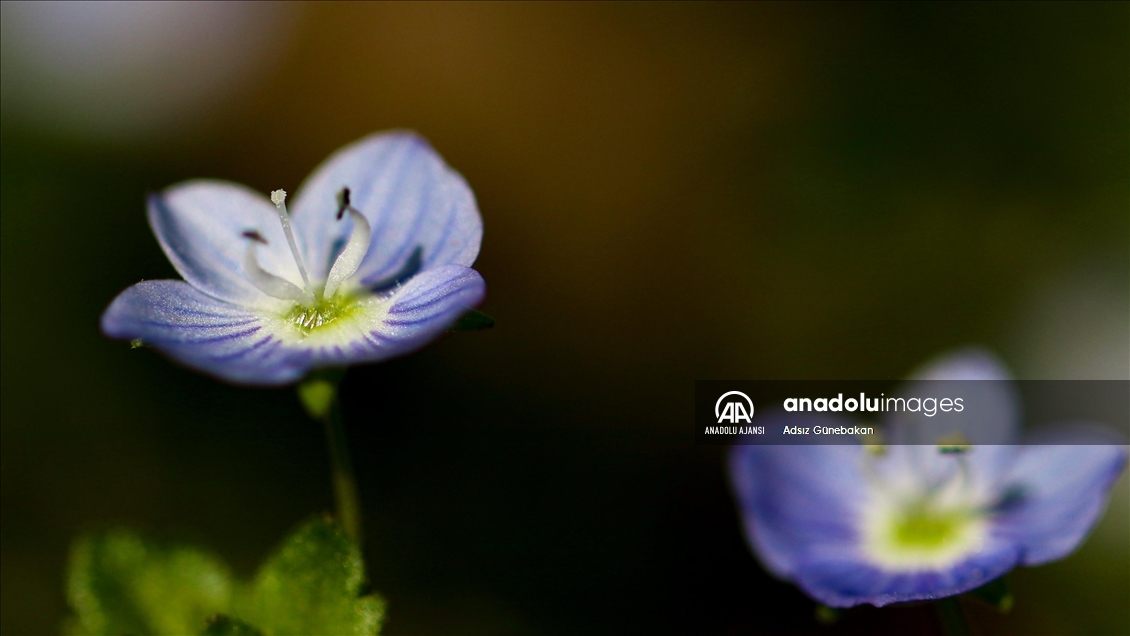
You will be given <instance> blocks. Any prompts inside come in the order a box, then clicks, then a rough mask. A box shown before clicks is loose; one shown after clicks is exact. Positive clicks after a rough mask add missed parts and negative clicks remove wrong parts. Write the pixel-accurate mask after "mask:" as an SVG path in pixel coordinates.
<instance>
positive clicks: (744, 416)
mask: <svg viewBox="0 0 1130 636" xmlns="http://www.w3.org/2000/svg"><path fill="white" fill-rule="evenodd" d="M727 398H729V400H727ZM714 417H717V418H718V423H719V424H721V423H722V422H729V423H731V424H737V423H739V422H748V423H752V421H751V419H750V418H752V417H753V400H750V399H749V396H748V395H746V394H745V393H742V392H741V391H727V392H725V393H723V394H722V397H720V398H718V401H717V402H715V403H714Z"/></svg>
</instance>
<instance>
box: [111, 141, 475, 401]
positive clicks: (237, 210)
mask: <svg viewBox="0 0 1130 636" xmlns="http://www.w3.org/2000/svg"><path fill="white" fill-rule="evenodd" d="M285 201H286V193H285V192H283V191H282V190H276V191H275V192H273V193H271V201H268V200H267V199H266V198H264V197H263V196H262V195H260V194H258V193H256V192H253V191H251V190H250V189H248V188H246V187H244V186H241V185H237V184H233V183H226V182H222V181H189V182H187V183H183V184H180V185H177V186H173V187H171V188H169V189H168V190H166V191H165V192H164V193H162V194H159V195H154V196H152V197H150V200H149V224H150V225H151V226H152V228H153V232H154V233H155V234H156V235H157V240H158V241H159V242H160V243H161V247H162V248H163V249H164V250H165V254H166V255H167V256H168V257H169V260H170V261H172V263H173V266H174V267H176V268H177V271H178V272H180V274H181V276H183V277H184V279H185V281H187V282H185V281H173V280H159V281H143V282H141V283H138V284H136V285H134V286H132V287H130V288H129V289H127V290H125V291H124V292H122V293H121V294H120V295H118V297H117V298H115V299H114V302H113V303H111V304H110V307H109V308H108V309H107V310H106V312H105V313H104V314H103V315H102V330H103V331H104V332H105V333H106V334H107V335H109V336H111V337H114V338H126V339H135V340H140V341H142V342H143V343H144V344H147V345H150V346H153V347H155V348H156V349H158V350H160V351H162V352H164V353H166V354H167V355H169V356H170V357H172V358H173V359H175V360H177V361H179V362H182V363H184V364H186V365H188V366H190V367H192V368H194V369H198V370H201V371H204V372H206V373H211V374H213V375H216V376H218V377H220V378H223V379H225V380H230V381H234V382H241V383H247V384H284V383H287V382H292V381H295V380H297V379H299V378H301V377H302V376H303V375H304V374H305V373H306V372H307V371H308V370H310V369H312V368H318V367H340V366H345V365H349V364H354V363H359V362H373V361H376V360H383V359H385V358H389V357H391V356H395V355H399V354H402V353H406V352H408V351H410V350H413V349H416V348H418V347H420V346H422V345H424V344H425V343H427V342H428V341H430V340H432V339H433V338H435V337H436V336H437V335H439V334H440V333H442V332H443V330H444V329H446V328H447V327H449V326H451V325H452V324H453V323H454V322H455V321H456V320H457V319H458V318H459V316H460V315H462V314H463V313H464V312H466V311H467V310H468V309H470V308H471V307H473V306H474V305H476V304H478V303H479V301H481V300H482V297H483V293H484V291H485V286H484V283H483V279H482V277H481V276H479V274H478V272H476V271H474V270H472V269H470V265H471V264H472V263H473V262H474V261H475V258H476V257H477V256H478V253H479V244H480V242H481V239H482V220H481V219H480V217H479V212H478V209H477V207H476V205H475V199H474V195H473V194H472V193H471V190H470V188H469V187H468V186H467V184H466V182H465V181H464V180H463V178H462V177H461V176H459V175H458V174H457V173H456V172H454V171H453V170H452V169H451V168H449V167H448V166H447V165H446V164H445V163H444V162H443V160H442V159H441V158H440V157H439V155H437V154H436V153H435V151H434V150H432V149H431V147H430V146H428V144H427V142H425V141H424V140H423V139H421V138H419V137H417V136H415V135H413V134H410V133H388V134H380V135H373V136H370V137H368V138H366V139H363V140H361V141H359V142H357V143H354V144H352V145H350V146H347V147H346V148H344V149H342V150H340V151H338V152H337V153H336V154H334V155H333V156H332V157H330V159H329V160H327V162H326V163H325V164H323V165H322V166H321V167H320V168H318V169H317V170H316V171H315V172H314V174H313V175H311V176H310V177H309V179H308V180H307V181H306V183H305V184H304V185H303V186H302V188H301V189H300V190H299V192H298V195H297V196H296V197H295V204H294V216H293V218H292V217H290V216H289V215H288V213H287V208H286V202H285ZM272 203H274V205H272ZM292 222H293V224H292Z"/></svg>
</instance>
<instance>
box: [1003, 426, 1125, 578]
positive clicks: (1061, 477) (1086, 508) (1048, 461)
mask: <svg viewBox="0 0 1130 636" xmlns="http://www.w3.org/2000/svg"><path fill="white" fill-rule="evenodd" d="M1125 466H1126V447H1125V446H1121V445H1088V446H1064V445H1049V446H1026V447H1024V448H1023V449H1021V451H1020V453H1019V456H1018V458H1017V461H1016V463H1015V464H1014V465H1013V468H1012V470H1011V471H1010V473H1009V475H1008V476H1007V478H1006V489H1007V490H1006V491H1007V492H1009V494H1010V495H1012V497H1010V499H1011V501H1006V505H1007V508H1006V509H1005V510H1003V511H1002V514H1001V515H1000V516H999V517H997V518H996V519H995V520H994V522H995V525H996V533H997V534H999V535H1000V536H1002V537H1008V538H1010V539H1011V540H1013V541H1015V542H1017V543H1018V544H1019V545H1021V546H1022V547H1023V549H1024V555H1023V562H1024V563H1025V564H1027V565H1037V564H1040V563H1045V562H1048V561H1053V560H1055V559H1059V558H1062V557H1064V556H1066V555H1068V554H1070V553H1071V552H1072V551H1073V550H1075V548H1076V547H1078V545H1079V544H1080V543H1081V542H1082V541H1083V539H1084V538H1085V537H1086V536H1087V533H1088V532H1090V530H1091V527H1092V526H1093V525H1094V524H1095V522H1096V521H1097V520H1098V519H1099V517H1100V516H1101V515H1102V511H1103V509H1104V508H1105V507H1106V500H1107V493H1108V492H1109V490H1110V487H1111V485H1112V484H1114V481H1115V480H1116V479H1117V478H1118V476H1119V475H1120V474H1121V473H1122V470H1123V468H1124V467H1125Z"/></svg>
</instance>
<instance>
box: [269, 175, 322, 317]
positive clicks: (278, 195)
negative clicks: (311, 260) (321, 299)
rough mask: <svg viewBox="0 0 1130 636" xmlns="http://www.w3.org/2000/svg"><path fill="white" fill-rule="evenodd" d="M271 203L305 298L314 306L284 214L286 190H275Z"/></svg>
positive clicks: (300, 260)
mask: <svg viewBox="0 0 1130 636" xmlns="http://www.w3.org/2000/svg"><path fill="white" fill-rule="evenodd" d="M271 203H274V204H275V209H277V210H278V211H279V222H280V223H282V226H283V233H284V234H286V242H287V244H288V245H290V253H291V255H293V256H294V262H295V264H296V265H298V273H299V274H301V275H302V284H303V285H304V286H305V288H306V294H305V295H306V296H307V297H309V301H308V304H311V305H312V304H314V292H313V291H311V290H312V289H313V288H312V287H311V286H310V276H309V275H308V274H307V273H306V266H305V265H303V264H302V255H301V254H299V253H298V243H295V242H294V232H293V231H292V230H291V229H290V216H288V215H287V213H286V190H275V191H274V192H272V193H271Z"/></svg>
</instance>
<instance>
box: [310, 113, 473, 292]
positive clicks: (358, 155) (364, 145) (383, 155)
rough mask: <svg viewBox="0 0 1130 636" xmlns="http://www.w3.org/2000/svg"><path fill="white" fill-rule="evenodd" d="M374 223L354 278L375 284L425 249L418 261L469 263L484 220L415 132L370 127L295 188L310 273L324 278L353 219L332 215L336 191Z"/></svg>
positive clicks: (434, 264)
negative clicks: (345, 190)
mask: <svg viewBox="0 0 1130 636" xmlns="http://www.w3.org/2000/svg"><path fill="white" fill-rule="evenodd" d="M343 187H348V188H349V189H350V194H351V197H350V198H351V202H352V205H353V207H355V208H357V209H358V210H360V211H361V213H362V214H364V215H365V218H366V219H368V221H369V224H370V225H371V226H372V245H371V246H370V247H369V251H368V253H367V254H366V256H365V259H364V261H362V263H361V267H360V268H359V269H358V271H357V274H356V275H355V280H359V281H361V284H362V285H364V286H372V285H374V284H376V283H377V282H378V281H381V280H383V279H386V278H388V277H390V276H392V275H394V274H396V273H397V272H399V271H401V269H402V268H403V267H404V265H405V263H407V262H408V261H409V260H410V259H411V258H412V254H413V252H414V251H415V250H416V249H417V248H420V250H421V251H422V257H423V258H422V262H421V265H422V267H421V269H429V268H433V267H438V266H441V265H451V264H454V265H465V266H470V265H471V264H472V263H474V262H475V258H476V257H477V256H478V254H479V244H480V243H481V241H482V234H483V226H482V219H481V218H480V216H479V210H478V207H477V206H476V204H475V197H474V195H473V194H472V192H471V189H470V187H468V186H467V183H466V182H465V181H464V180H463V177H462V176H460V175H459V174H458V173H457V172H455V171H454V170H452V169H451V168H450V167H448V166H447V164H445V163H444V161H443V159H442V158H441V157H440V156H439V155H438V154H437V153H436V152H435V151H434V150H432V148H431V146H429V145H428V143H427V142H426V141H424V140H423V139H422V138H420V137H419V136H418V135H415V134H413V133H409V132H391V133H382V134H376V135H371V136H369V137H366V138H364V139H362V140H360V141H358V142H356V143H353V144H351V145H349V146H346V147H345V148H343V149H341V150H339V151H338V152H336V153H335V154H334V155H333V156H331V157H330V158H329V159H327V160H326V162H325V163H323V164H322V165H321V166H320V167H319V168H318V169H317V170H315V171H314V173H313V174H312V175H311V176H310V177H309V179H307V181H306V182H305V183H304V184H303V185H302V187H301V188H300V189H299V191H298V194H297V196H296V197H295V202H294V205H293V207H292V210H293V213H294V214H293V223H294V228H295V231H296V232H297V233H298V234H300V235H301V236H302V238H303V241H302V242H303V243H304V245H305V247H304V250H305V251H304V257H305V260H306V265H307V267H309V268H310V273H311V276H312V277H313V278H315V279H317V280H323V279H325V277H326V274H327V273H328V272H329V270H330V266H331V265H332V264H333V261H334V259H335V258H336V257H337V254H338V253H339V252H340V251H341V249H342V247H343V246H344V245H345V241H346V239H347V238H348V236H349V229H350V228H351V227H352V223H353V222H352V220H350V219H349V218H348V217H346V218H343V219H342V220H341V221H337V220H336V214H337V210H338V205H337V193H338V192H340V191H341V189H342V188H343Z"/></svg>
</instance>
